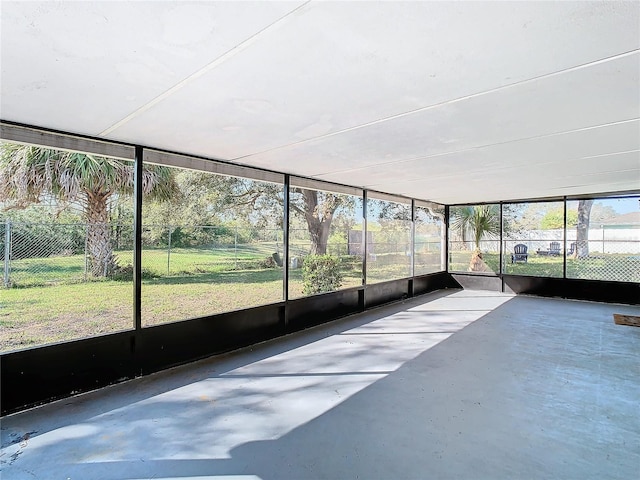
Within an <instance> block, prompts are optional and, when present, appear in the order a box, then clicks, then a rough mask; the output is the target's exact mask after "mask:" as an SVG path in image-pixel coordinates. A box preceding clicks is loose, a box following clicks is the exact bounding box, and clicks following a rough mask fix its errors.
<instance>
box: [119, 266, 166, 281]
mask: <svg viewBox="0 0 640 480" xmlns="http://www.w3.org/2000/svg"><path fill="white" fill-rule="evenodd" d="M140 273H141V274H142V275H141V278H142V279H143V280H151V279H153V278H160V277H161V275H159V274H158V273H156V272H154V271H153V270H151V269H149V268H144V267H143V268H142V271H141V272H140ZM110 278H111V280H115V281H117V282H130V281H132V280H133V265H131V264H129V265H125V266H124V267H121V266H118V267H116V269H115V270H114V271H113V273H112V274H111V275H110Z"/></svg>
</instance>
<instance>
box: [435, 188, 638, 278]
mask: <svg viewBox="0 0 640 480" xmlns="http://www.w3.org/2000/svg"><path fill="white" fill-rule="evenodd" d="M450 212H451V214H450V220H449V268H448V269H449V271H451V272H458V273H468V274H485V275H499V274H507V275H521V276H534V277H547V278H567V279H583V280H602V281H614V282H632V283H637V282H640V196H638V195H627V196H615V197H593V198H582V199H576V200H555V201H531V202H521V203H503V204H492V205H464V206H454V207H451V209H450Z"/></svg>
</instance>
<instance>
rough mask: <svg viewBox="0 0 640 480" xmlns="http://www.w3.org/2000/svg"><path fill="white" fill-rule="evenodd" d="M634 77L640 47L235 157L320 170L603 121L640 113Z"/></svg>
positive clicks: (639, 67) (638, 72) (639, 73)
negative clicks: (611, 57)
mask: <svg viewBox="0 0 640 480" xmlns="http://www.w3.org/2000/svg"><path fill="white" fill-rule="evenodd" d="M639 82H640V52H635V53H633V54H630V55H625V56H623V57H619V58H617V59H615V60H611V61H607V62H602V63H597V64H595V65H591V66H588V67H583V68H579V69H576V70H572V71H569V72H566V73H564V74H558V75H553V76H550V77H544V78H540V79H537V80H532V81H529V82H524V83H520V84H518V85H515V86H511V87H507V88H503V89H500V90H494V91H492V92H489V93H486V94H484V95H475V96H472V97H467V98H464V99H460V100H456V101H452V102H448V103H444V104H439V105H436V106H434V107H431V108H427V109H424V110H420V111H418V112H414V113H411V114H408V115H404V116H401V117H396V118H393V119H390V120H387V121H384V122H379V123H376V124H375V125H369V126H366V127H363V128H357V129H353V130H349V131H346V132H343V133H338V134H335V135H330V136H325V137H321V138H317V139H313V140H309V141H307V142H302V143H298V144H295V145H292V146H289V147H284V148H281V149H277V150H271V151H269V152H266V153H263V154H258V155H252V156H250V157H248V158H246V159H242V161H248V162H250V163H251V164H254V165H260V166H263V167H268V168H275V169H284V170H287V169H290V168H296V169H305V171H306V172H307V174H311V175H326V174H329V173H333V172H336V173H337V172H341V171H346V170H348V169H350V168H357V167H365V166H366V167H369V166H375V165H377V164H380V163H388V162H393V161H399V160H406V159H409V158H415V157H416V156H427V155H435V154H439V153H445V152H449V151H457V150H464V149H469V148H473V147H479V146H483V145H493V144H497V143H504V142H509V141H514V140H520V139H526V138H532V137H537V136H542V135H550V134H554V133H560V132H567V131H572V130H576V129H581V128H586V127H592V126H597V125H606V124H609V123H612V122H616V121H619V120H629V119H634V118H638V117H639V116H640V89H638V85H639V84H640V83H639ZM494 161H495V162H498V163H499V162H502V161H504V159H500V158H496V159H495V160H494ZM291 163H294V164H295V166H292V165H291ZM307 164H308V165H307ZM296 173H298V172H296Z"/></svg>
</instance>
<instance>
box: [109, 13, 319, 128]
mask: <svg viewBox="0 0 640 480" xmlns="http://www.w3.org/2000/svg"><path fill="white" fill-rule="evenodd" d="M309 3H311V0H307V1H306V2H304V3H303V4H301V5H298V6H297V7H296V8H294V9H293V10H291V11H289V12H287V13H286V14H285V15H283V16H282V17H280V18H278V19H277V20H276V21H274V22H272V23H270V24H269V25H267V26H266V27H264V28H263V29H262V30H259V31H258V32H256V33H254V34H253V35H251V36H250V37H249V38H246V39H245V40H243V41H242V42H240V43H239V44H237V45H236V46H234V47H232V48H231V49H229V50H227V51H226V52H225V53H223V54H222V55H220V56H219V57H217V58H216V59H215V60H213V61H211V62H209V63H208V64H207V65H205V66H204V67H202V68H200V69H199V70H197V71H195V72H194V73H192V74H191V75H189V76H188V77H186V78H184V79H182V80H180V81H179V82H178V83H176V84H175V85H174V86H173V87H171V88H169V89H168V90H165V91H164V92H163V93H161V94H160V95H158V96H157V97H155V98H153V99H152V100H150V101H149V102H147V103H145V104H144V105H142V106H141V107H139V108H137V109H136V110H134V111H133V112H131V113H130V114H129V115H127V116H126V117H124V118H123V119H121V120H119V121H118V122H116V123H114V124H113V125H111V126H110V127H109V128H107V129H105V130H103V131H102V132H100V133H99V134H98V135H97V136H98V137H105V136H107V135H109V134H110V133H111V132H113V131H114V130H117V129H118V128H120V127H122V126H123V125H125V124H126V123H128V122H129V121H130V120H132V119H134V118H135V117H137V116H138V115H140V114H142V113H144V112H146V111H147V110H149V109H150V108H152V107H154V106H155V105H157V104H158V103H160V102H161V101H163V100H165V99H166V98H168V97H170V96H171V95H173V94H174V93H175V92H177V91H178V90H180V89H182V88H183V87H184V86H185V85H187V84H188V83H191V82H192V81H193V80H196V79H197V78H200V77H201V76H202V75H204V74H205V73H207V72H209V71H210V70H213V69H214V68H216V67H217V66H218V65H220V64H222V63H224V62H225V61H226V60H228V59H229V58H231V57H233V56H235V55H237V54H238V53H240V52H242V51H243V50H245V49H246V48H248V47H249V46H251V45H253V44H254V43H255V42H256V41H257V40H258V39H259V38H260V37H262V36H263V35H264V34H265V33H267V32H268V31H270V30H272V29H273V28H275V27H276V26H279V25H280V24H281V23H283V22H284V21H285V20H286V19H288V18H289V17H291V16H293V15H295V14H296V13H297V12H299V11H300V10H301V9H303V8H304V7H306V6H307V5H308V4H309Z"/></svg>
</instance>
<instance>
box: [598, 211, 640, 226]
mask: <svg viewBox="0 0 640 480" xmlns="http://www.w3.org/2000/svg"><path fill="white" fill-rule="evenodd" d="M600 223H602V225H605V226H606V225H633V226H635V225H640V212H629V213H624V214H622V215H618V216H616V217H612V218H607V219H605V220H602V221H601V222H600Z"/></svg>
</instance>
